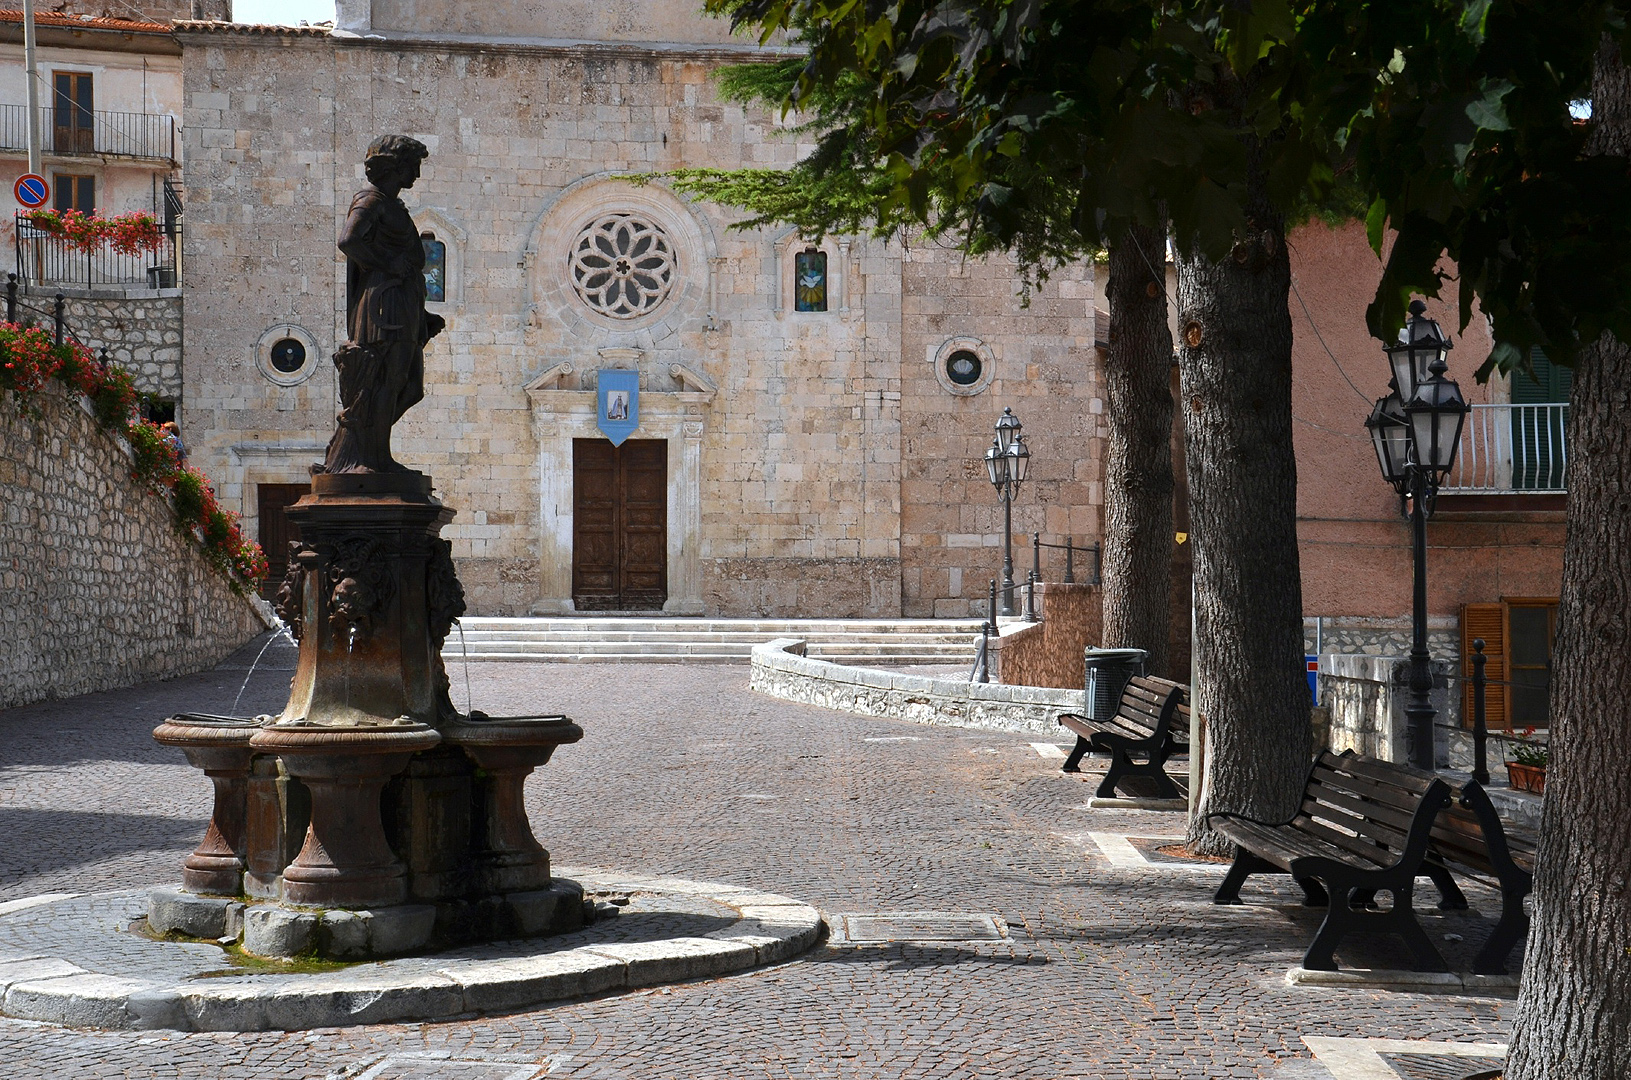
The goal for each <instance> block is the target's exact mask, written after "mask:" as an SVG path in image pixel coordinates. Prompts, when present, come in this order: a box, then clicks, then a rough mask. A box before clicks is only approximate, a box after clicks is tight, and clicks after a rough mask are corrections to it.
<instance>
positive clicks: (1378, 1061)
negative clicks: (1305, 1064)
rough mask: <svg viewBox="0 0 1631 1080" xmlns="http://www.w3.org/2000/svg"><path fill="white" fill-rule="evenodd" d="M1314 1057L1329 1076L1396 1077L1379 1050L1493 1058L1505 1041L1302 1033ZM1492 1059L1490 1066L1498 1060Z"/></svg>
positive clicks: (1343, 1079) (1354, 1079)
mask: <svg viewBox="0 0 1631 1080" xmlns="http://www.w3.org/2000/svg"><path fill="white" fill-rule="evenodd" d="M1303 1042H1304V1043H1305V1044H1306V1045H1307V1046H1308V1049H1309V1050H1310V1051H1312V1052H1313V1054H1314V1060H1315V1061H1318V1062H1319V1063H1320V1064H1321V1065H1324V1066H1325V1067H1326V1069H1328V1070H1329V1071H1330V1073H1331V1076H1332V1077H1333V1080H1399V1073H1398V1071H1397V1070H1395V1069H1394V1068H1393V1067H1392V1066H1390V1065H1389V1064H1388V1063H1387V1062H1386V1061H1385V1060H1383V1058H1382V1055H1383V1054H1435V1055H1440V1056H1443V1057H1465V1058H1495V1059H1499V1058H1502V1057H1505V1056H1506V1044H1505V1043H1448V1042H1418V1041H1415V1040H1406V1039H1339V1038H1329V1037H1325V1036H1318V1035H1304V1036H1303ZM1498 1063H1499V1062H1498V1060H1497V1061H1492V1062H1491V1063H1490V1064H1491V1065H1492V1066H1493V1065H1495V1064H1498Z"/></svg>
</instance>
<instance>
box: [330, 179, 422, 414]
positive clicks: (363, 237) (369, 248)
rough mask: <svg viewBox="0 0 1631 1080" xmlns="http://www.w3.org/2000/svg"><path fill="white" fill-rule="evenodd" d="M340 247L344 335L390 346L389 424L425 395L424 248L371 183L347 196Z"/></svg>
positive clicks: (402, 214)
mask: <svg viewBox="0 0 1631 1080" xmlns="http://www.w3.org/2000/svg"><path fill="white" fill-rule="evenodd" d="M340 250H341V251H342V252H344V253H345V256H346V271H345V308H346V332H347V334H348V336H349V337H350V339H351V340H352V341H353V342H355V343H356V344H358V345H371V344H375V343H378V342H390V343H392V345H393V346H395V347H393V348H391V349H390V361H389V363H390V365H391V369H392V370H391V371H390V373H389V375H388V376H387V378H388V379H389V380H390V382H391V383H392V385H393V386H395V387H397V388H398V393H397V396H396V401H395V406H394V408H393V410H392V413H391V423H393V424H394V423H396V421H398V420H400V419H402V414H403V413H405V412H407V411H408V409H409V408H411V407H412V406H413V405H414V404H415V403H416V402H418V401H419V400H420V399H422V398H423V397H424V396H425V353H424V346H425V342H426V340H428V337H429V335H428V334H427V333H426V329H427V328H426V325H425V247H424V244H423V243H422V242H421V241H420V239H419V230H418V229H417V228H415V227H414V223H413V218H411V217H409V216H408V208H407V207H406V206H404V205H402V200H401V199H398V198H394V197H392V196H388V195H386V194H385V193H384V192H382V191H380V190H379V189H378V188H376V187H374V186H373V185H372V184H370V185H368V186H367V187H365V188H363V189H362V190H361V191H359V192H357V194H356V197H355V198H353V199H352V200H351V212H350V213H349V214H347V215H346V219H345V229H344V231H343V232H341V234H340ZM399 365H401V368H400V369H399Z"/></svg>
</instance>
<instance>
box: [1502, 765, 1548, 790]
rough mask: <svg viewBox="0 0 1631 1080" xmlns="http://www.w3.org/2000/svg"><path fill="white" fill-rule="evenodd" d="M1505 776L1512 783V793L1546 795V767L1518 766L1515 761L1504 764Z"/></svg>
mask: <svg viewBox="0 0 1631 1080" xmlns="http://www.w3.org/2000/svg"><path fill="white" fill-rule="evenodd" d="M1506 775H1507V778H1508V779H1509V780H1510V781H1511V782H1512V790H1514V791H1532V792H1534V793H1535V794H1536V795H1544V794H1546V767H1545V766H1544V765H1519V764H1518V763H1517V762H1515V761H1509V762H1507V763H1506Z"/></svg>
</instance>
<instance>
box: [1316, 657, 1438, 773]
mask: <svg viewBox="0 0 1631 1080" xmlns="http://www.w3.org/2000/svg"><path fill="white" fill-rule="evenodd" d="M1454 675H1455V666H1454V663H1453V662H1452V661H1449V660H1435V661H1433V691H1432V700H1433V707H1434V708H1436V709H1437V710H1438V717H1437V718H1436V720H1435V725H1437V724H1454V723H1456V722H1457V718H1458V717H1459V715H1460V711H1459V709H1458V707H1457V706H1458V702H1457V695H1456V694H1455V693H1453V692H1452V691H1451V689H1450V687H1451V685H1452V684H1451V679H1452V678H1453V676H1454ZM1319 687H1320V702H1321V704H1322V705H1323V706H1324V708H1325V709H1326V710H1327V711H1328V712H1329V714H1330V746H1331V749H1332V750H1336V751H1338V752H1340V751H1343V750H1349V749H1352V750H1354V751H1356V752H1358V753H1361V754H1368V755H1370V756H1371V757H1378V758H1382V759H1383V760H1386V761H1398V762H1406V761H1408V760H1409V759H1410V738H1409V724H1408V721H1407V718H1406V716H1405V712H1404V707H1405V704H1406V702H1407V701H1408V700H1409V698H1410V661H1409V660H1408V659H1407V658H1405V657H1402V656H1356V655H1353V654H1350V653H1337V654H1326V655H1323V656H1321V657H1320V674H1319ZM1435 735H1436V740H1435V741H1436V743H1437V748H1438V753H1437V760H1438V762H1439V763H1440V764H1445V763H1447V762H1448V761H1449V756H1450V746H1449V735H1450V733H1449V732H1448V731H1446V730H1444V729H1442V728H1437V727H1435Z"/></svg>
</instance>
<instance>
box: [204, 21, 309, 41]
mask: <svg viewBox="0 0 1631 1080" xmlns="http://www.w3.org/2000/svg"><path fill="white" fill-rule="evenodd" d="M175 28H176V29H177V30H184V31H186V32H188V33H194V34H196V33H204V34H265V35H297V36H301V37H328V36H330V35H331V34H333V32H334V27H332V26H329V25H327V24H322V25H318V26H274V25H266V24H262V23H240V22H216V21H213V20H209V19H178V20H176V25H175Z"/></svg>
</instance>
